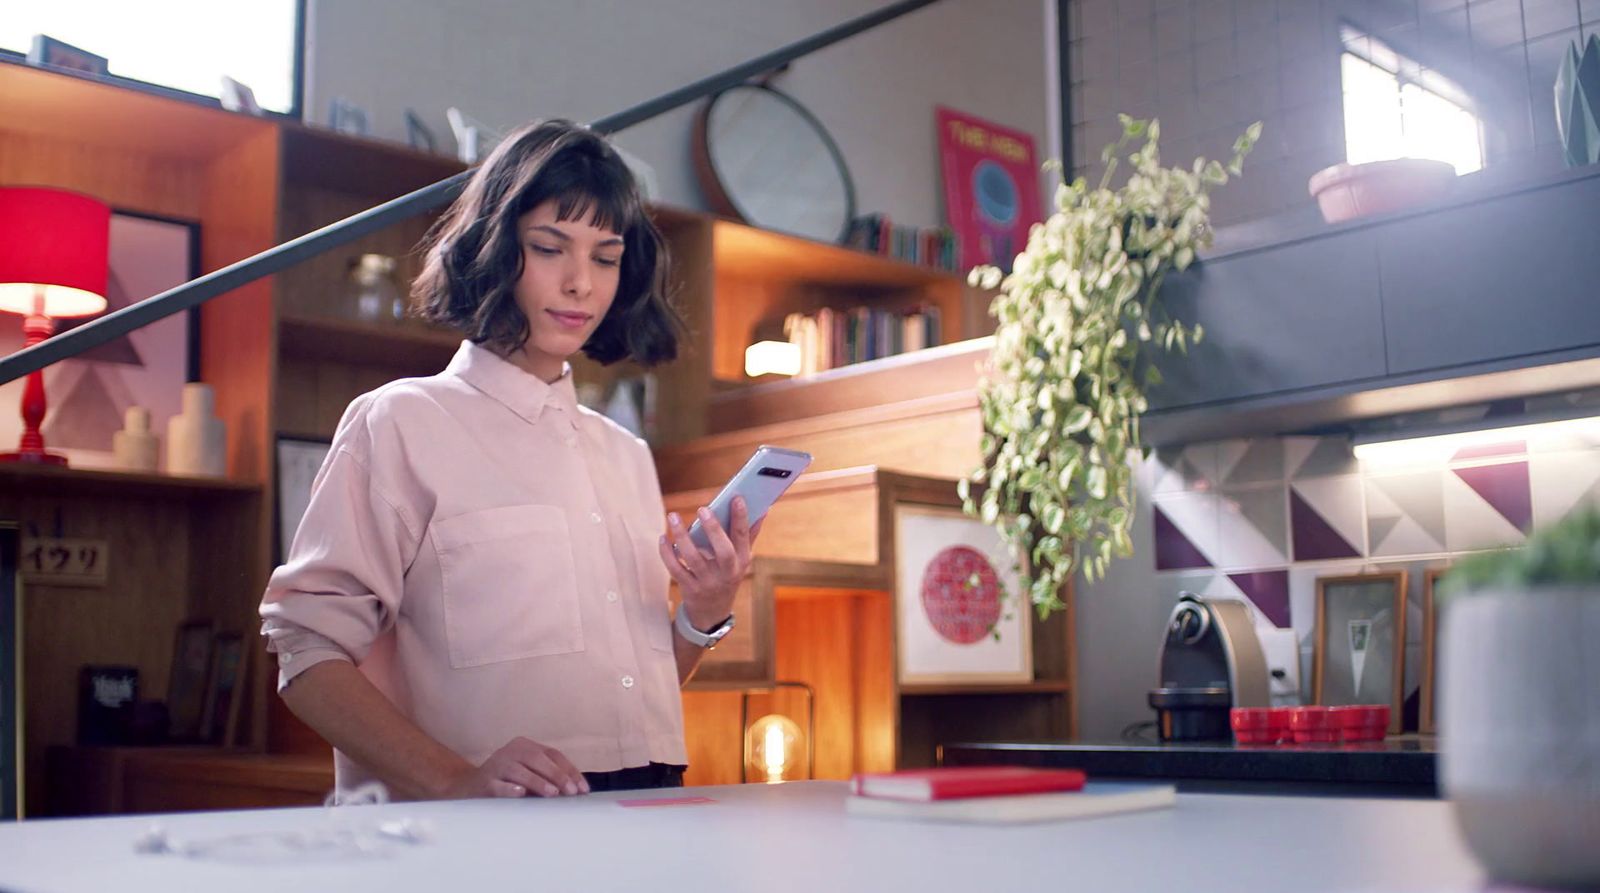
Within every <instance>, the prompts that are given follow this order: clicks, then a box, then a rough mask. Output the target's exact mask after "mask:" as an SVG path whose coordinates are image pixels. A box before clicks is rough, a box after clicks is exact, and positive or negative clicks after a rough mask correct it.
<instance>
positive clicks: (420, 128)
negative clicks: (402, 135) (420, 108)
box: [406, 109, 437, 152]
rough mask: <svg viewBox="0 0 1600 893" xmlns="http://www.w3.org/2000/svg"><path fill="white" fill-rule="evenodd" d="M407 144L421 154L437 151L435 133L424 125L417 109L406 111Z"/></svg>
mask: <svg viewBox="0 0 1600 893" xmlns="http://www.w3.org/2000/svg"><path fill="white" fill-rule="evenodd" d="M406 142H407V143H408V144H409V145H410V146H411V148H413V149H416V150H418V151H419V152H433V151H435V150H436V149H437V147H436V145H435V142H434V138H433V131H432V130H429V129H428V125H426V124H424V123H422V116H421V115H418V114H417V113H416V110H415V109H406Z"/></svg>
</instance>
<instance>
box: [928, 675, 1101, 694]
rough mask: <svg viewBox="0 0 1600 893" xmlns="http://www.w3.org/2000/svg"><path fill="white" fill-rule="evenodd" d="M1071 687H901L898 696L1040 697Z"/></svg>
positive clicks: (1049, 682)
mask: <svg viewBox="0 0 1600 893" xmlns="http://www.w3.org/2000/svg"><path fill="white" fill-rule="evenodd" d="M1071 690H1072V685H1071V684H1070V683H1069V682H1067V681H1066V680H1065V679H1046V680H1042V681H1038V682H1002V683H993V684H982V685H902V686H900V694H902V695H906V696H914V697H940V696H945V695H1040V694H1065V693H1066V692H1069V691H1071Z"/></svg>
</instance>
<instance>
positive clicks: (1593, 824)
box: [1439, 587, 1600, 889]
mask: <svg viewBox="0 0 1600 893" xmlns="http://www.w3.org/2000/svg"><path fill="white" fill-rule="evenodd" d="M1442 623H1443V632H1444V635H1443V639H1442V644H1441V646H1440V650H1441V663H1440V667H1439V688H1440V701H1439V719H1440V727H1439V733H1440V741H1439V743H1440V748H1441V753H1440V773H1441V779H1442V785H1443V789H1444V793H1445V795H1446V796H1448V797H1449V798H1450V799H1451V800H1452V801H1453V802H1454V808H1455V815H1456V820H1457V822H1458V824H1459V825H1460V828H1461V832H1462V835H1463V836H1464V837H1465V838H1466V842H1467V845H1468V846H1469V847H1470V848H1471V849H1472V852H1473V853H1474V854H1475V855H1476V856H1477V857H1478V859H1479V861H1480V862H1482V863H1483V866H1484V868H1485V869H1486V870H1487V871H1488V873H1489V875H1490V876H1491V877H1493V878H1494V879H1495V880H1497V881H1501V882H1505V883H1515V884H1526V885H1531V886H1541V887H1561V888H1568V889H1593V888H1597V887H1600V587H1597V589H1593V590H1590V589H1578V588H1571V589H1559V588H1552V589H1541V590H1536V591H1529V592H1509V591H1508V592H1484V593H1477V594H1473V595H1468V596H1463V597H1462V598H1459V599H1457V600H1455V601H1453V602H1452V603H1450V604H1449V606H1448V607H1447V609H1446V610H1445V612H1444V613H1443V617H1442Z"/></svg>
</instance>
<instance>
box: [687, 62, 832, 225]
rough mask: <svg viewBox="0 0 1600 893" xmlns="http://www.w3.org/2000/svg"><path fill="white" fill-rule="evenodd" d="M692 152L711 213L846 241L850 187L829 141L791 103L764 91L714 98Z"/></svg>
mask: <svg viewBox="0 0 1600 893" xmlns="http://www.w3.org/2000/svg"><path fill="white" fill-rule="evenodd" d="M694 153H695V164H696V167H697V169H698V173H699V175H700V185H701V188H703V189H704V190H705V192H706V197H707V198H708V199H709V200H710V203H711V205H712V207H713V209H714V210H716V211H718V212H720V213H723V214H727V215H729V216H731V217H735V218H737V219H739V220H741V221H743V222H745V223H748V224H750V225H752V226H759V227H763V228H766V229H773V230H778V231H780V232H786V233H791V234H793V235H797V236H805V237H806V238H810V239H817V240H819V241H824V242H838V241H842V240H843V239H844V236H845V232H846V231H847V230H848V229H849V227H850V220H851V218H853V217H854V216H855V213H856V193H855V184H853V183H852V182H851V181H850V171H849V169H848V168H847V167H845V163H844V156H843V155H841V154H840V153H839V147H838V146H837V145H835V144H834V142H833V138H832V137H830V136H828V132H827V131H826V130H824V129H823V127H822V124H821V122H819V121H817V119H816V117H815V116H813V115H812V114H811V113H810V112H808V111H806V109H805V108H804V107H803V106H801V105H800V103H798V102H796V101H794V99H792V98H791V97H789V96H787V95H785V94H783V93H779V92H778V91H777V90H774V89H772V88H771V87H768V86H765V85H761V84H743V85H740V86H738V87H733V88H731V89H728V90H724V91H723V92H721V93H718V94H717V95H716V96H713V97H712V98H711V100H710V101H709V102H708V103H706V105H705V106H703V107H702V108H701V110H700V116H699V120H698V121H697V122H696V125H695V132H694Z"/></svg>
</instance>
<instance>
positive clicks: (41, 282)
mask: <svg viewBox="0 0 1600 893" xmlns="http://www.w3.org/2000/svg"><path fill="white" fill-rule="evenodd" d="M110 241H111V209H110V208H109V207H107V206H106V204H105V203H104V202H101V201H98V200H96V199H93V198H90V197H89V196H87V195H81V194H79V193H76V192H67V191H65V190H62V189H47V188H43V187H35V186H10V187H0V310H5V311H9V312H11V313H21V314H23V315H32V314H33V313H34V312H35V310H36V308H35V306H34V302H35V299H36V298H37V297H39V296H41V295H42V296H43V298H44V307H43V315H45V316H48V317H52V318H59V317H68V316H89V315H91V314H95V313H99V312H100V311H102V310H104V309H106V298H105V294H106V281H107V276H108V272H107V271H108V268H109V263H110V261H109V254H108V251H109V248H110Z"/></svg>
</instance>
